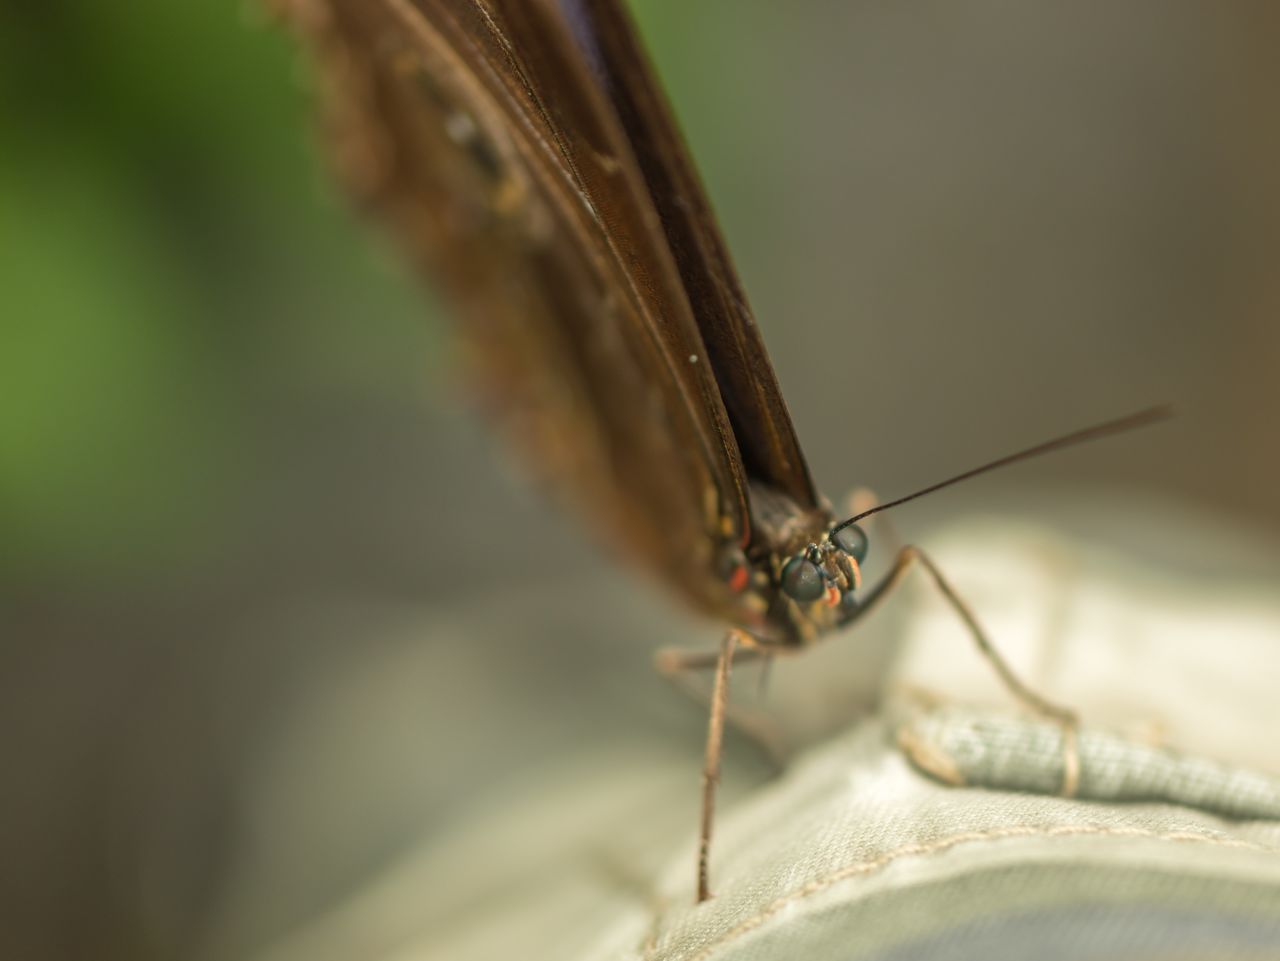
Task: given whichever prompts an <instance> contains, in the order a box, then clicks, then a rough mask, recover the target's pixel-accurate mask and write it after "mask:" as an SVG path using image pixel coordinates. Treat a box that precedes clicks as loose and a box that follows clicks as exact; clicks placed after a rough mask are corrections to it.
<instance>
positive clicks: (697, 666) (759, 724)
mask: <svg viewBox="0 0 1280 961" xmlns="http://www.w3.org/2000/svg"><path fill="white" fill-rule="evenodd" d="M733 660H734V662H735V663H738V664H742V663H745V662H748V661H759V662H760V664H761V666H762V667H764V668H767V667H768V666H769V664H770V663H771V662H772V661H773V654H772V653H771V652H769V651H766V650H762V649H761V648H760V647H759V645H757V644H755V642H754V641H753V642H752V646H747V645H745V644H741V643H740V644H736V645H735V646H734V649H733ZM653 663H654V667H655V668H656V669H657V671H658V673H659V674H661V675H662V676H663V677H664V678H666V679H667V680H668V681H670V682H671V683H672V684H673V685H674V686H675V687H676V689H677V690H679V691H680V692H681V693H683V694H685V695H687V696H688V697H689V698H690V699H691V700H693V701H695V702H697V703H698V704H703V705H707V706H710V704H711V701H712V699H713V698H714V691H712V692H710V693H708V691H707V690H706V688H705V687H704V686H703V685H701V684H698V683H695V682H694V681H693V679H692V678H691V677H690V676H689V675H690V674H692V673H693V672H695V671H705V670H711V669H714V668H716V667H718V665H719V663H720V651H719V649H717V650H713V651H704V650H688V649H685V648H679V647H664V648H661V649H659V650H658V652H657V653H656V654H655V655H654V659H653ZM725 720H726V721H727V723H729V724H730V725H732V726H733V727H734V728H736V729H737V730H739V731H741V732H742V733H743V734H745V735H746V736H747V737H748V738H750V739H751V740H752V741H753V742H754V743H755V744H756V746H757V747H759V748H760V750H761V752H763V754H764V756H765V757H766V758H767V759H768V760H769V763H770V764H772V765H773V766H774V767H775V768H776V769H778V770H779V771H780V770H781V769H782V767H783V764H784V762H785V760H786V758H787V754H788V751H787V747H786V744H785V743H784V739H783V737H782V734H781V732H780V730H779V729H778V725H777V724H776V723H775V722H774V720H773V719H772V718H771V717H769V715H768V714H766V713H764V712H763V711H752V710H750V709H749V708H744V707H742V706H741V705H739V706H736V707H735V706H734V705H729V706H727V707H726V708H725Z"/></svg>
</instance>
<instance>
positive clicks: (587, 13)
mask: <svg viewBox="0 0 1280 961" xmlns="http://www.w3.org/2000/svg"><path fill="white" fill-rule="evenodd" d="M560 2H561V5H562V7H563V8H564V10H565V11H566V16H567V19H568V21H569V23H570V25H571V28H572V29H573V31H574V34H575V36H576V37H577V39H578V42H579V44H580V45H581V46H582V47H583V49H584V50H586V51H587V57H588V60H589V62H590V63H591V64H592V67H593V69H594V70H595V71H596V72H597V74H598V76H599V77H600V80H601V84H602V86H603V88H604V90H605V91H606V93H607V95H608V96H609V98H610V99H611V101H612V103H613V106H614V109H615V111H616V113H617V115H618V117H619V118H620V119H621V122H622V125H623V127H624V128H625V130H626V133H627V136H628V138H629V140H630V142H631V145H632V149H633V152H634V154H635V156H636V158H637V160H638V162H639V165H640V167H641V170H642V171H643V173H644V177H645V180H646V183H647V185H648V188H649V192H650V196H651V198H652V200H653V203H654V205H655V207H656V208H657V210H658V213H659V216H660V217H661V218H662V224H663V227H664V229H665V232H666V235H667V239H668V242H669V244H670V247H671V249H672V252H673V254H674V257H675V261H676V264H677V265H678V267H679V270H680V275H681V277H682V279H683V281H684V285H685V289H686V291H687V292H688V296H689V299H690V301H691V303H692V305H693V310H694V315H695V317H696V318H697V321H698V326H699V329H700V331H701V333H702V339H703V342H704V343H705V344H706V346H707V350H708V354H709V357H710V360H711V364H712V367H713V369H714V371H715V376H716V380H717V382H718V384H719V386H720V393H721V396H722V398H723V400H724V404H725V407H726V408H727V410H728V413H729V419H730V421H731V423H732V424H733V430H734V435H735V437H736V439H737V441H738V446H739V449H740V451H741V454H742V458H743V461H744V464H745V466H746V469H747V472H748V474H749V475H750V476H751V477H752V478H753V479H757V480H761V481H763V482H764V483H766V484H768V485H769V486H771V487H773V488H775V489H776V490H778V491H781V492H783V493H785V494H787V495H788V496H790V497H791V499H792V500H793V501H795V503H796V504H797V505H799V506H800V507H804V508H818V507H819V498H818V494H817V491H816V490H815V489H814V485H813V480H812V478H811V476H810V474H809V467H808V465H807V464H806V462H805V459H804V454H803V453H802V452H801V449H800V443H799V441H798V439H797V438H796V434H795V428H794V427H793V426H792V423H791V415H790V413H789V412H788V410H787V405H786V402H785V401H784V400H783V397H782V392H781V390H780V389H779V387H778V381H777V377H776V376H775V374H774V371H773V365H772V364H771V363H770V362H769V355H768V353H767V352H766V350H765V346H764V341H763V340H762V339H761V336H760V331H759V328H758V327H757V326H756V323H755V319H754V318H753V316H752V314H751V308H750V307H749V306H748V304H747V299H746V296H745V294H744V293H743V291H742V285H741V284H740V283H739V281H738V277H737V274H736V272H735V271H734V268H733V263H732V262H731V260H730V259H729V254H728V250H727V248H726V247H725V243H724V239H723V238H722V237H721V235H720V230H719V228H718V227H717V225H716V221H715V217H714V216H713V214H712V213H711V207H710V205H709V203H708V201H707V198H706V193H705V192H704V191H703V189H702V185H701V183H700V182H699V180H698V175H697V173H696V171H695V169H694V166H693V164H692V162H691V161H690V159H689V155H688V151H687V149H686V147H685V145H684V141H683V139H682V138H681V136H680V132H679V130H678V129H677V127H676V124H675V120H674V118H673V116H672V113H671V110H670V108H669V106H668V105H667V102H666V100H665V98H664V97H663V95H662V91H661V87H660V84H659V83H658V80H657V77H656V75H655V74H654V71H653V69H652V67H651V66H650V64H649V62H648V59H647V57H646V56H645V53H644V49H643V47H642V45H641V43H640V41H639V38H638V37H637V34H636V31H635V28H634V26H633V25H632V23H631V21H630V18H629V16H628V15H627V13H626V11H625V10H624V9H623V8H622V5H621V4H620V3H618V2H617V0H560Z"/></svg>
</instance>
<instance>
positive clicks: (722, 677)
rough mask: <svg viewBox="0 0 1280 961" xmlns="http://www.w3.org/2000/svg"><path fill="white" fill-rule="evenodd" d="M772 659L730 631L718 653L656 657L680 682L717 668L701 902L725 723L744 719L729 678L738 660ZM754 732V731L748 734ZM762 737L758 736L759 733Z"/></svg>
mask: <svg viewBox="0 0 1280 961" xmlns="http://www.w3.org/2000/svg"><path fill="white" fill-rule="evenodd" d="M761 657H763V658H769V657H770V654H769V652H768V651H765V650H762V649H761V646H760V644H759V643H758V642H757V641H756V639H755V638H753V637H752V636H751V635H750V634H747V633H746V632H745V631H740V630H737V629H736V628H734V629H730V631H729V632H728V633H727V634H725V636H724V640H723V641H721V642H720V649H719V651H717V652H716V653H714V654H713V653H711V652H709V651H683V650H676V649H672V648H665V649H663V650H661V651H659V652H658V656H657V658H656V662H657V666H658V670H659V671H661V672H662V673H663V674H666V675H667V676H668V677H671V678H672V680H676V679H677V678H678V677H679V676H680V675H681V674H682V673H683V672H687V671H692V670H701V669H705V668H709V667H714V668H715V677H714V680H713V683H712V688H711V711H710V716H709V718H708V721H707V744H706V750H705V753H704V756H703V762H702V814H701V820H700V821H699V825H698V902H699V903H701V902H702V901H706V900H707V899H708V898H710V897H711V883H710V868H709V864H710V857H711V832H712V828H713V827H714V823H715V806H716V788H717V787H718V786H719V783H720V760H721V757H722V755H723V753H724V728H725V721H726V720H727V719H728V720H733V721H734V723H735V724H740V723H741V719H740V718H736V717H735V718H731V717H730V712H729V675H730V672H731V670H732V668H733V662H734V661H735V660H739V661H747V660H756V659H758V658H761ZM748 733H752V732H750V731H749V732H748ZM756 736H757V737H759V735H758V733H757V734H756ZM770 740H772V741H773V744H772V745H771V744H770V743H769V741H765V740H761V743H762V745H763V746H764V747H765V749H766V750H767V751H770V753H771V755H772V754H773V753H774V751H773V750H771V747H772V748H775V749H776V741H777V739H776V736H775V737H774V738H771V739H770Z"/></svg>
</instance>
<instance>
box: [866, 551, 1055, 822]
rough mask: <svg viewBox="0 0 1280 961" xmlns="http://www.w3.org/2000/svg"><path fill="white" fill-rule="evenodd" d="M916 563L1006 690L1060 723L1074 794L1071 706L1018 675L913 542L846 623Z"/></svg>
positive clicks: (871, 605)
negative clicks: (952, 611) (965, 629)
mask: <svg viewBox="0 0 1280 961" xmlns="http://www.w3.org/2000/svg"><path fill="white" fill-rule="evenodd" d="M916 564H918V565H919V566H920V567H922V568H923V569H924V571H925V573H927V574H928V575H929V578H930V580H932V581H933V583H934V584H935V585H936V586H937V588H938V590H939V591H940V592H941V593H942V596H943V597H944V598H945V599H946V601H947V603H948V604H950V605H951V607H952V609H953V610H954V611H955V612H956V614H957V615H958V616H959V617H960V620H961V621H963V622H964V625H965V627H966V628H968V630H969V634H970V635H971V636H972V637H973V640H974V643H975V644H976V645H977V647H978V652H979V653H980V654H981V655H982V656H983V658H985V659H986V661H987V663H988V664H990V665H991V668H992V670H994V671H995V672H996V675H997V676H998V677H999V678H1000V680H1001V682H1002V683H1003V684H1004V686H1005V687H1006V688H1007V689H1008V690H1009V692H1010V693H1011V694H1012V695H1013V696H1014V697H1016V698H1017V699H1018V700H1019V701H1021V702H1022V703H1023V704H1024V705H1025V706H1026V707H1028V708H1030V710H1031V711H1033V712H1034V713H1036V714H1039V715H1040V716H1042V717H1047V718H1049V719H1050V720H1052V721H1055V722H1056V723H1058V724H1060V725H1061V726H1062V728H1063V731H1064V732H1065V735H1066V758H1065V763H1064V767H1063V785H1062V793H1063V795H1064V796H1065V797H1071V796H1073V795H1074V794H1075V792H1076V788H1077V786H1078V784H1079V780H1080V758H1079V753H1078V750H1077V744H1076V731H1077V723H1078V720H1077V717H1076V713H1075V712H1074V711H1072V710H1071V709H1070V708H1067V707H1063V706H1062V705H1060V704H1055V703H1054V702H1052V701H1050V700H1048V699H1047V698H1045V697H1043V696H1042V695H1040V694H1038V693H1037V692H1036V691H1034V690H1033V689H1032V688H1031V687H1030V686H1028V685H1027V684H1026V683H1025V682H1024V681H1023V680H1022V679H1021V678H1020V677H1018V675H1017V674H1016V673H1015V672H1014V670H1013V668H1012V667H1011V666H1010V665H1009V663H1008V662H1007V661H1006V660H1005V659H1004V657H1003V656H1001V654H1000V652H999V651H998V650H996V647H995V645H994V644H992V643H991V639H990V638H989V637H987V634H986V632H985V631H984V630H983V629H982V625H980V624H979V623H978V619H977V617H976V616H974V613H973V611H972V610H971V609H970V608H969V605H968V604H966V603H965V602H964V600H963V599H961V597H960V595H959V594H957V593H956V590H955V588H954V587H952V586H951V584H950V582H949V581H947V579H946V578H945V577H943V576H942V572H941V571H940V570H939V569H938V566H937V565H936V564H934V562H933V561H932V560H931V559H930V558H929V555H928V554H926V553H925V552H924V551H922V550H921V549H920V548H918V547H915V546H913V545H908V546H906V547H904V548H902V549H901V550H900V551H898V555H897V557H896V558H895V559H894V562H893V567H892V569H891V570H890V571H889V573H888V574H886V575H885V576H884V578H883V579H881V581H880V582H879V583H878V584H876V585H875V587H873V588H871V590H870V591H869V592H868V593H867V594H866V595H865V596H864V599H863V601H862V604H861V606H860V607H859V608H858V611H857V613H856V614H854V616H853V617H852V618H851V619H850V621H849V622H847V623H850V624H851V623H853V622H854V621H857V620H858V619H860V618H861V617H863V616H864V615H866V614H868V613H870V612H871V610H873V609H874V608H875V606H876V605H877V604H878V603H879V602H880V601H881V600H883V599H884V598H885V597H886V596H887V595H888V594H889V593H890V592H891V591H892V590H893V588H895V587H896V586H897V585H898V584H899V583H900V582H901V581H902V579H903V578H904V577H906V575H907V573H908V572H909V571H910V570H911V568H912V566H913V565H916Z"/></svg>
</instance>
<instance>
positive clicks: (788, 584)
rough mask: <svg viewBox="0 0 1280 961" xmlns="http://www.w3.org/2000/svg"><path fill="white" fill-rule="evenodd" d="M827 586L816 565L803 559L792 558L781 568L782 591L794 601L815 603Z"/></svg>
mask: <svg viewBox="0 0 1280 961" xmlns="http://www.w3.org/2000/svg"><path fill="white" fill-rule="evenodd" d="M826 588H827V585H826V583H825V582H824V580H823V577H822V571H820V570H818V565H817V564H815V563H813V561H811V560H808V559H806V558H804V557H793V558H791V560H789V561H787V563H786V564H785V565H783V568H782V590H783V591H784V592H785V593H786V595H787V596H788V597H790V598H791V599H792V600H794V601H801V602H806V601H816V600H817V599H818V598H820V597H821V596H822V595H823V594H825V593H826Z"/></svg>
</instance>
